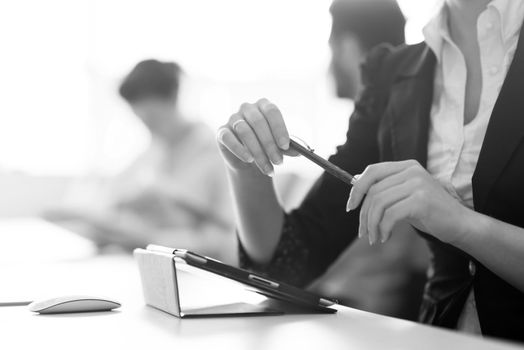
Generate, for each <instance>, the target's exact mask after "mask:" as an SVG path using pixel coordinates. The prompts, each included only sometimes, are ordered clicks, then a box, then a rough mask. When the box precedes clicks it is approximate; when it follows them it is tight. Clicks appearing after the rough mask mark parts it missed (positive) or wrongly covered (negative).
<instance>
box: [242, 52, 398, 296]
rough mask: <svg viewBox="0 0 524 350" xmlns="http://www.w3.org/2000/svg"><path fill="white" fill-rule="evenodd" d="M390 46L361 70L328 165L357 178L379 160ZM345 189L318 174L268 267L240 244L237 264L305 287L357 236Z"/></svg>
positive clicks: (373, 55)
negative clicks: (340, 142) (350, 109)
mask: <svg viewBox="0 0 524 350" xmlns="http://www.w3.org/2000/svg"><path fill="white" fill-rule="evenodd" d="M390 52H391V47H390V46H379V47H377V48H376V49H374V50H373V51H372V52H371V53H370V54H369V56H368V58H367V60H366V62H365V63H364V64H363V65H362V67H361V74H362V82H363V89H362V91H361V93H360V95H359V98H358V99H357V101H356V103H355V111H354V112H353V114H352V115H351V117H350V121H349V127H348V132H347V134H346V142H345V143H344V144H343V145H342V146H339V147H337V151H336V153H335V154H334V155H332V156H331V157H330V158H329V161H330V162H332V163H334V164H336V165H337V166H339V167H340V168H342V169H344V170H346V171H348V172H349V173H350V174H359V173H361V172H362V171H364V169H365V168H366V166H367V165H369V164H373V163H377V162H378V161H379V147H378V139H377V131H378V125H379V122H380V119H381V116H382V114H383V110H384V107H385V104H386V102H387V101H386V96H387V90H388V88H387V86H386V85H387V84H385V83H383V82H382V81H384V79H382V78H383V77H381V74H382V73H381V71H383V66H384V64H383V63H384V60H385V59H386V57H387V56H388V54H389V53H390ZM350 189H351V188H350V187H349V186H347V185H346V184H344V183H343V182H341V181H340V180H338V179H336V178H335V177H333V176H331V175H329V174H327V173H324V174H322V175H321V177H320V178H319V179H318V180H317V181H316V182H315V184H314V186H313V187H312V188H311V190H310V191H309V193H308V194H307V196H306V198H305V199H304V201H303V202H302V203H301V205H300V206H299V207H298V208H297V209H295V210H293V211H291V212H289V213H287V214H286V216H285V220H284V226H283V228H282V236H281V239H280V242H279V244H278V245H277V248H276V250H275V253H274V255H273V258H272V260H271V262H270V263H269V264H267V265H264V266H260V265H256V264H255V263H253V261H251V260H250V259H249V256H248V255H247V254H246V253H245V251H244V249H243V248H242V246H241V245H240V249H239V253H240V264H241V266H242V267H244V268H247V269H252V270H256V271H258V272H260V273H263V274H266V275H268V276H270V277H272V278H275V279H278V280H281V281H283V282H287V283H290V284H293V285H296V286H301V287H302V286H305V285H306V284H308V283H309V282H311V281H312V280H313V279H315V278H316V277H318V276H319V275H320V274H322V273H323V272H324V271H325V270H326V269H327V268H328V267H329V265H330V264H331V263H332V262H333V261H334V260H335V259H336V258H337V257H338V256H339V254H340V253H341V252H342V251H343V250H344V249H345V248H346V247H347V246H348V245H349V244H350V243H351V242H352V241H353V239H354V238H355V237H356V235H357V233H358V225H359V210H353V211H351V212H349V213H347V212H346V202H347V199H348V196H349V192H350Z"/></svg>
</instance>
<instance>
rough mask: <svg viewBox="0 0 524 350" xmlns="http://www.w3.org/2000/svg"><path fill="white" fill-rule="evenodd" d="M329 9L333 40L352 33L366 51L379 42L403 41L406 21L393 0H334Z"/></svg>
mask: <svg viewBox="0 0 524 350" xmlns="http://www.w3.org/2000/svg"><path fill="white" fill-rule="evenodd" d="M330 12H331V16H332V18H333V24H332V27H331V38H332V39H336V38H337V37H340V36H342V35H344V34H352V35H354V36H355V37H356V39H357V40H358V41H359V43H360V44H361V45H362V48H363V49H364V50H366V51H367V50H369V49H371V48H373V47H374V46H376V45H378V44H381V43H390V44H392V45H394V46H397V45H400V44H403V43H404V40H405V39H404V26H405V24H406V20H405V18H404V16H403V14H402V11H400V8H399V6H398V4H397V1H396V0H334V1H333V3H332V4H331V7H330Z"/></svg>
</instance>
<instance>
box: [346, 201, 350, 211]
mask: <svg viewBox="0 0 524 350" xmlns="http://www.w3.org/2000/svg"><path fill="white" fill-rule="evenodd" d="M350 210H351V207H350V206H349V200H348V202H347V203H346V212H348V213H349V211H350Z"/></svg>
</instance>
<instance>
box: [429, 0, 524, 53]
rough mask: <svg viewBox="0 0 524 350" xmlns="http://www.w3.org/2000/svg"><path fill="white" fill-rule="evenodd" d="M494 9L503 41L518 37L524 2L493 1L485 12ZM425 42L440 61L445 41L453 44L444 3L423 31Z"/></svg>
mask: <svg viewBox="0 0 524 350" xmlns="http://www.w3.org/2000/svg"><path fill="white" fill-rule="evenodd" d="M490 8H492V9H493V10H494V11H495V12H496V13H497V15H498V17H499V21H500V23H501V26H500V28H501V34H502V39H503V40H504V41H507V40H508V39H510V38H511V37H512V36H514V35H516V34H517V33H518V32H519V30H520V29H521V27H522V22H523V20H524V1H522V0H492V1H491V2H489V4H488V6H487V8H486V10H485V11H487V10H489V9H490ZM422 32H423V34H424V40H425V42H426V44H427V45H428V46H429V48H430V49H431V50H432V51H433V53H434V54H435V56H436V57H437V60H439V61H440V57H441V53H442V45H443V43H444V41H449V42H451V36H450V34H449V27H448V7H447V6H446V3H445V1H443V2H442V4H441V5H440V7H439V8H438V10H437V12H436V14H435V15H434V16H433V17H432V18H431V20H430V21H429V22H428V23H427V24H426V25H425V26H424V28H423V30H422Z"/></svg>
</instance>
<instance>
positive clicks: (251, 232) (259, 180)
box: [228, 169, 284, 264]
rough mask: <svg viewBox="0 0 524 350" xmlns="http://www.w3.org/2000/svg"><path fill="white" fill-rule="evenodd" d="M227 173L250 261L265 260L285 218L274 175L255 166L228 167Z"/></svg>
mask: <svg viewBox="0 0 524 350" xmlns="http://www.w3.org/2000/svg"><path fill="white" fill-rule="evenodd" d="M228 175H229V180H230V182H231V187H232V189H233V198H234V205H235V213H236V215H237V223H238V234H239V238H240V241H241V242H242V245H243V247H244V249H245V250H246V252H247V253H248V255H249V256H250V258H251V259H252V260H253V261H255V262H256V263H259V264H265V263H268V262H269V261H270V260H271V257H272V256H273V253H274V251H275V248H276V246H277V244H278V242H279V240H280V236H281V230H282V225H283V220H284V211H283V209H282V207H281V205H280V203H279V201H278V198H277V195H276V193H275V189H274V186H273V179H272V178H271V177H268V176H266V175H263V174H261V173H260V172H258V171H257V170H256V169H246V170H241V171H238V170H231V169H229V170H228Z"/></svg>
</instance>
